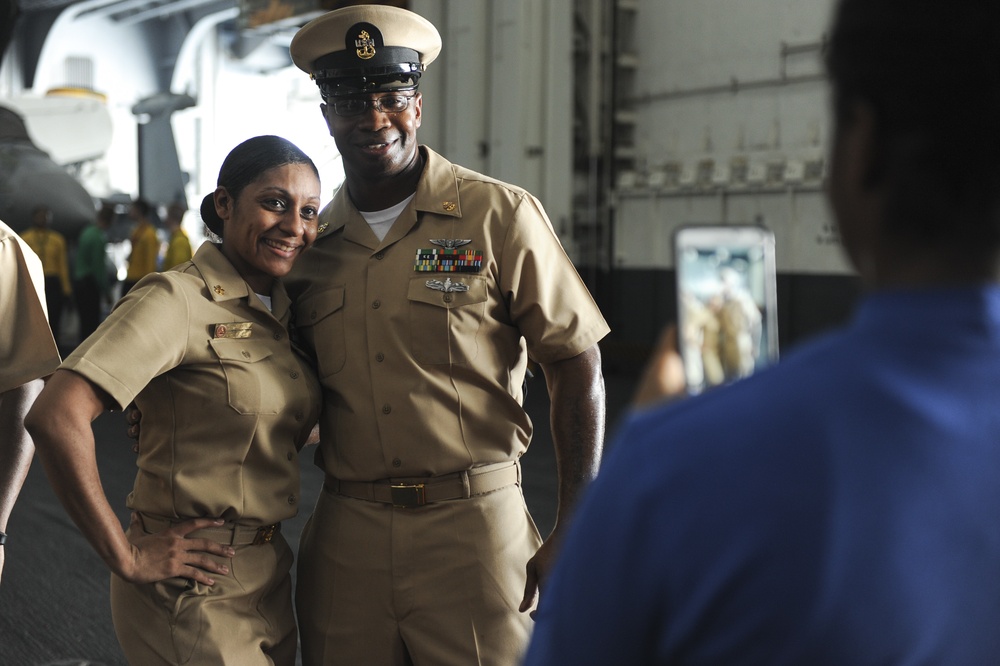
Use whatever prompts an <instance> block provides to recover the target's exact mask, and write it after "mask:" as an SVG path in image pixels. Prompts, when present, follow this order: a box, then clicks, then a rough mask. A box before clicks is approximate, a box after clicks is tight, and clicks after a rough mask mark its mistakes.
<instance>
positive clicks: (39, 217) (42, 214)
mask: <svg viewBox="0 0 1000 666" xmlns="http://www.w3.org/2000/svg"><path fill="white" fill-rule="evenodd" d="M50 222H52V210H51V209H50V208H49V207H48V206H46V205H44V204H43V205H40V206H35V208H34V209H33V210H32V211H31V223H32V224H34V225H35V226H36V227H38V228H39V229H45V228H47V227H48V226H49V223H50Z"/></svg>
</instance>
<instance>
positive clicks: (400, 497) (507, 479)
mask: <svg viewBox="0 0 1000 666" xmlns="http://www.w3.org/2000/svg"><path fill="white" fill-rule="evenodd" d="M520 481H521V466H520V465H519V464H518V463H517V462H503V463H496V464H494V465H483V466H482V467H473V468H472V469H470V470H463V471H461V472H455V473H454V474H445V475H444V476H432V477H428V478H426V479H413V478H407V479H382V480H381V481H372V482H365V481H341V480H340V479H335V478H334V477H332V476H330V475H329V474H328V475H327V476H326V482H325V483H324V484H323V489H324V490H326V491H327V492H329V493H332V494H334V495H343V496H345V497H351V498H354V499H360V500H367V501H369V502H381V503H383V504H391V505H393V506H396V507H400V508H407V509H411V508H414V507H418V506H424V505H425V504H433V503H434V502H446V501H448V500H456V499H469V498H470V497H475V496H477V495H485V494H486V493H491V492H493V491H495V490H500V489H501V488H506V487H507V486H510V485H513V484H515V483H519V482H520Z"/></svg>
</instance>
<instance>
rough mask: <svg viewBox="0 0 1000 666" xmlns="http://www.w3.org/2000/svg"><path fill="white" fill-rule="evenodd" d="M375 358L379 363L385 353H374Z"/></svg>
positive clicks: (383, 358)
mask: <svg viewBox="0 0 1000 666" xmlns="http://www.w3.org/2000/svg"><path fill="white" fill-rule="evenodd" d="M375 360H376V361H378V362H379V363H381V362H382V361H384V360H385V354H383V353H382V352H379V353H377V354H375Z"/></svg>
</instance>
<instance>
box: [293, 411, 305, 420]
mask: <svg viewBox="0 0 1000 666" xmlns="http://www.w3.org/2000/svg"><path fill="white" fill-rule="evenodd" d="M304 418H305V414H303V413H302V412H295V420H296V421H301V420H302V419H304Z"/></svg>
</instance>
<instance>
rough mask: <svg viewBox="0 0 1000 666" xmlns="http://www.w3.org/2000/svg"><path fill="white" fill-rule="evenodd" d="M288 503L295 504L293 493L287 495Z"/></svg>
mask: <svg viewBox="0 0 1000 666" xmlns="http://www.w3.org/2000/svg"><path fill="white" fill-rule="evenodd" d="M288 503H289V504H295V495H289V496H288Z"/></svg>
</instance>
